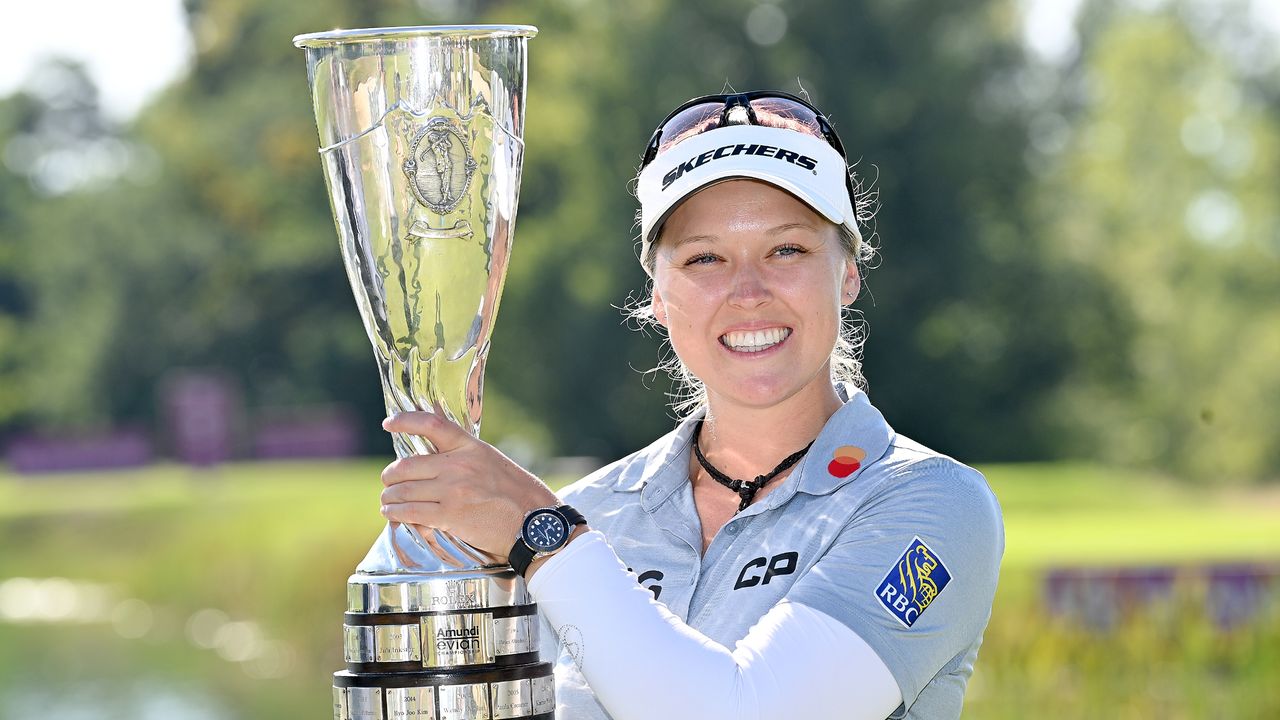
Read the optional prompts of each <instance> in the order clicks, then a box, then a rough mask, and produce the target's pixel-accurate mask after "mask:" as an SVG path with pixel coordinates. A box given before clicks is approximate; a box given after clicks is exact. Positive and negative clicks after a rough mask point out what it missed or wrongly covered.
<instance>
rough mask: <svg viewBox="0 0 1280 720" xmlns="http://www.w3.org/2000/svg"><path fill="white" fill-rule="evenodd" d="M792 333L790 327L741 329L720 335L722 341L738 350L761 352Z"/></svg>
mask: <svg viewBox="0 0 1280 720" xmlns="http://www.w3.org/2000/svg"><path fill="white" fill-rule="evenodd" d="M790 334H791V329H790V328H769V329H767V330H740V331H736V332H729V333H725V334H724V335H721V336H720V342H722V343H724V345H725V346H727V347H729V348H730V349H732V350H736V351H738V352H760V351H761V350H768V349H769V348H771V347H773V346H774V345H777V344H778V343H780V342H782V341H783V340H784V339H786V337H787V336H788V335H790Z"/></svg>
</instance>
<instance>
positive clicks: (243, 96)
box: [0, 0, 1280, 720]
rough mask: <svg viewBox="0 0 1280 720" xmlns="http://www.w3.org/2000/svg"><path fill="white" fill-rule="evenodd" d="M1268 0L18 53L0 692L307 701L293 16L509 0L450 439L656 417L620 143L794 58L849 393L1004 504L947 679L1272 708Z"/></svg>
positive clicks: (345, 299)
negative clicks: (859, 193)
mask: <svg viewBox="0 0 1280 720" xmlns="http://www.w3.org/2000/svg"><path fill="white" fill-rule="evenodd" d="M164 1H165V0H152V1H151V2H145V3H117V4H110V5H109V9H108V10H107V11H105V12H107V13H109V14H111V15H112V17H117V18H118V17H122V16H128V17H129V19H130V20H133V19H135V18H139V19H150V18H152V17H154V16H153V15H149V13H153V12H155V8H156V6H157V4H158V3H161V2H164ZM1274 6H1275V3H1274V1H1273V0H1272V1H1269V0H1061V1H1059V0H945V1H944V2H904V1H903V0H643V1H642V2H608V1H605V0H378V1H377V2H370V1H369V0H272V1H271V2H261V0H181V9H180V10H176V11H175V12H176V15H179V16H181V22H183V23H184V24H183V25H182V27H180V28H177V29H174V30H173V34H174V35H179V36H181V37H182V38H185V40H186V41H187V42H188V45H189V55H188V57H187V62H186V63H185V64H183V65H182V66H181V67H174V68H171V69H172V72H171V73H170V75H169V77H171V78H172V81H171V82H170V84H169V85H168V86H167V87H165V88H164V89H163V90H161V91H159V92H157V93H156V94H155V95H153V96H151V97H150V98H149V99H148V101H147V102H146V103H145V104H144V105H143V106H142V107H141V108H140V109H138V110H137V112H136V113H135V114H133V115H130V116H128V117H122V116H120V115H118V114H113V113H112V112H108V110H109V108H107V107H106V106H105V105H104V103H103V102H102V99H101V98H100V96H99V89H98V87H97V84H96V83H97V80H98V78H99V77H100V72H106V71H107V70H108V68H107V67H106V66H107V65H113V63H103V64H102V65H101V66H94V65H86V64H85V63H83V62H78V61H76V60H74V59H67V58H44V59H43V60H42V61H41V62H39V63H37V64H36V65H35V66H34V69H33V71H32V72H31V75H30V77H29V78H28V79H27V80H26V81H25V83H24V84H23V85H22V86H21V87H20V88H19V89H17V90H15V91H13V92H11V93H9V94H7V95H5V96H3V97H0V720H29V719H30V718H49V719H51V720H116V719H119V720H125V719H128V720H280V719H282V718H283V719H292V718H316V717H319V718H326V717H329V716H330V697H331V696H330V690H329V687H330V686H329V681H330V680H329V675H330V673H332V672H333V671H334V670H336V669H338V668H340V667H341V666H342V660H341V646H340V642H339V629H340V625H341V611H342V609H343V608H342V606H343V597H344V592H343V590H344V583H345V580H346V578H347V576H348V574H349V573H350V572H351V571H352V569H353V568H354V566H355V565H356V563H357V562H358V561H359V560H360V559H361V557H362V555H363V554H364V552H365V551H366V549H367V548H368V547H369V545H370V544H371V543H372V542H373V540H374V538H375V536H376V535H377V533H378V532H379V530H380V528H381V521H380V518H379V517H378V515H377V513H376V496H377V487H378V482H377V477H378V473H379V471H380V469H381V467H382V466H383V464H385V463H386V462H387V461H388V460H389V459H390V449H389V443H388V442H387V437H386V434H385V433H384V432H383V431H382V430H381V429H380V426H379V423H380V421H381V419H382V417H383V416H384V413H385V405H384V403H383V399H382V396H381V392H380V387H379V383H378V380H377V370H376V366H375V364H374V362H373V355H372V352H371V351H370V346H369V342H368V339H367V337H366V336H365V333H364V330H363V328H362V327H361V322H360V318H359V314H358V312H357V310H356V307H355V303H354V302H353V300H352V297H351V293H350V288H349V284H348V278H347V277H346V275H345V272H344V268H343V263H342V261H341V258H340V255H339V250H338V242H337V237H336V234H335V232H334V227H333V221H332V215H331V212H330V206H329V200H328V194H327V192H326V188H325V184H324V180H323V177H322V173H321V162H320V160H319V159H318V157H317V154H316V147H317V135H316V128H315V123H314V117H313V110H312V104H311V99H310V97H309V92H308V86H307V78H306V71H305V63H304V60H303V56H302V53H301V52H300V51H299V50H298V49H297V48H295V47H294V46H293V45H292V43H291V42H290V40H291V38H292V37H293V36H294V35H296V34H299V33H304V32H312V31H320V30H326V29H329V28H334V27H347V28H355V27H373V26H396V25H420V24H458V23H467V24H470V23H480V22H485V23H521V24H525V23H527V24H533V25H536V26H538V27H539V28H540V32H539V35H538V36H537V37H536V38H535V39H533V40H532V41H531V42H530V46H529V71H528V94H527V101H528V107H527V116H526V125H525V135H524V138H525V142H526V152H525V156H524V167H523V175H522V185H521V194H520V206H519V218H518V222H517V223H516V226H515V231H514V241H513V248H512V254H511V262H510V269H509V273H508V276H507V280H506V285H505V288H504V291H503V295H502V307H501V311H500V312H499V313H498V316H497V319H496V326H495V331H494V336H493V342H492V350H491V352H490V354H489V360H488V365H487V371H486V376H485V385H484V432H485V439H487V440H489V441H491V442H493V443H494V444H495V445H497V446H498V447H500V448H502V449H503V450H504V451H506V452H508V454H510V455H511V456H512V457H515V458H517V459H519V460H520V461H521V462H525V463H527V464H528V465H529V466H530V467H531V468H533V469H534V470H536V471H538V472H540V473H543V474H544V475H545V476H546V477H548V478H549V479H551V480H552V481H553V482H556V483H563V482H567V481H569V480H571V479H573V478H572V477H570V476H571V475H574V474H578V475H580V474H581V473H583V472H586V471H587V470H588V469H589V468H585V467H584V466H585V465H588V464H589V463H591V462H595V463H597V464H600V463H603V462H606V461H608V460H609V459H612V458H617V457H621V456H623V455H625V454H627V453H629V452H631V451H633V450H635V449H636V448H638V447H642V446H643V445H645V444H647V443H648V442H650V441H651V440H652V439H653V438H654V437H657V436H659V435H661V434H663V433H665V432H666V431H667V430H668V429H669V428H670V426H671V422H672V419H671V417H670V415H669V412H668V407H667V402H668V400H669V398H668V397H667V396H666V394H665V393H666V392H667V391H668V390H669V389H670V385H669V384H668V381H667V379H666V378H664V377H663V375H662V374H661V373H657V372H647V369H649V368H653V367H654V366H655V365H656V364H657V363H658V362H659V361H660V360H661V358H662V356H663V353H664V352H665V351H666V350H665V345H664V343H663V340H662V338H660V337H652V336H651V335H648V334H645V333H642V332H636V331H635V328H633V327H631V326H630V325H629V324H628V323H627V321H626V320H625V312H623V309H625V308H626V307H628V306H630V305H632V304H634V302H635V300H636V299H637V298H638V297H643V296H644V294H645V292H646V287H647V286H646V282H647V278H646V276H645V273H644V272H643V270H642V269H641V268H640V265H639V263H638V262H636V257H635V253H636V247H635V238H636V231H637V230H636V228H635V211H636V199H635V197H634V196H633V194H632V192H631V190H632V189H633V185H632V181H633V180H634V176H635V172H636V165H637V163H638V162H639V155H640V152H641V150H642V148H643V146H644V144H645V141H646V140H647V139H648V138H649V136H650V134H651V132H652V130H653V128H654V125H655V124H657V123H658V122H659V121H660V120H661V118H662V116H663V115H664V114H665V113H666V112H667V110H669V109H670V108H672V107H675V106H676V105H677V104H679V103H681V102H683V101H685V100H687V99H688V98H690V97H693V96H697V95H702V94H706V93H713V92H720V91H721V90H722V89H726V88H732V89H735V90H739V91H745V90H751V89H756V88H777V89H781V90H785V91H791V92H800V93H808V94H809V96H810V97H811V99H812V100H813V101H814V103H815V104H816V105H817V106H818V107H821V108H823V110H824V111H825V112H826V114H827V115H828V116H829V118H830V120H831V122H832V124H833V126H834V127H835V129H836V130H837V131H838V132H839V133H840V137H841V139H842V142H843V145H844V146H845V147H846V148H847V149H848V155H849V157H848V159H849V162H850V163H851V165H852V166H853V168H854V171H855V172H856V174H857V176H858V178H860V179H861V180H862V181H863V182H864V183H865V186H864V187H866V188H867V189H868V190H869V191H871V192H872V193H874V198H875V203H876V213H875V218H874V220H873V221H872V222H870V223H867V224H866V226H865V228H864V230H865V232H864V235H865V236H866V237H867V238H868V239H869V241H870V242H871V243H872V244H873V245H874V246H875V247H876V248H877V252H876V258H875V260H874V261H872V262H871V263H869V264H868V267H866V268H864V270H865V272H864V278H863V280H864V282H863V292H862V295H861V296H860V297H859V298H858V300H857V302H856V303H855V305H854V306H853V307H854V311H855V319H857V318H860V319H864V320H865V321H866V326H865V327H864V330H868V331H869V335H868V336H867V337H866V345H865V348H864V353H863V371H864V374H865V376H866V378H867V379H868V381H869V388H868V394H869V396H870V397H871V399H872V400H873V402H874V403H875V404H876V406H877V407H878V408H879V409H880V410H882V411H883V412H884V414H885V416H886V418H887V419H888V420H889V422H890V424H891V425H892V426H893V427H894V429H895V430H897V431H899V432H901V433H902V434H904V435H906V436H908V437H911V438H912V439H915V440H918V441H920V442H921V443H923V444H925V445H927V446H929V447H931V448H935V449H937V450H938V451H940V452H943V453H947V454H949V455H952V456H954V457H956V458H958V459H960V460H962V461H964V462H966V463H969V464H972V465H975V466H977V467H979V468H980V469H982V470H983V471H984V472H985V473H986V475H987V477H988V479H989V481H990V482H991V485H992V487H993V488H994V490H995V492H996V494H997V496H998V498H999V499H1000V502H1001V504H1002V507H1003V510H1004V520H1005V525H1006V532H1007V550H1006V554H1005V557H1004V564H1003V568H1002V574H1001V579H1000V585H999V590H998V595H997V597H996V600H995V605H994V608H993V615H992V619H991V622H990V625H989V627H988V629H987V632H986V636H985V642H984V645H983V647H982V649H981V653H980V656H979V660H978V664H977V670H976V674H975V675H974V677H973V678H972V681H971V683H970V686H969V689H968V693H967V695H966V711H965V717H966V718H1010V719H1012V718H1019V719H1021V718H1048V719H1056V718H1133V719H1135V720H1136V719H1138V718H1141V719H1143V720H1146V719H1147V718H1162V719H1172V720H1176V719H1178V718H1261V719H1267V720H1271V719H1273V718H1277V717H1280V691H1278V690H1277V678H1280V618H1278V614H1280V609H1278V605H1280V601H1278V600H1277V594H1278V593H1280V588H1278V583H1280V580H1277V576H1278V574H1280V442H1277V438H1280V193H1277V188H1280V21H1278V20H1277V15H1278V13H1276V12H1274V11H1272V12H1270V13H1264V12H1262V10H1263V9H1268V8H1274ZM35 7H38V6H37V5H36V4H35V3H34V2H33V0H14V1H13V2H7V4H6V5H5V12H6V14H5V15H4V19H5V20H6V21H7V20H8V19H9V17H10V16H9V15H8V14H7V13H9V12H13V11H14V10H24V9H27V8H35ZM57 7H58V10H57V12H58V13H59V14H60V16H61V17H60V18H59V22H58V23H57V25H56V27H55V24H54V23H45V24H41V23H23V22H21V21H15V22H13V25H14V27H15V28H19V30H15V31H14V32H12V33H11V36H12V38H13V39H15V40H18V39H28V38H41V37H48V36H51V35H53V34H57V35H58V36H59V37H64V36H71V35H74V33H73V32H72V31H71V30H69V29H67V28H70V27H72V25H73V23H72V20H74V19H77V18H73V17H71V16H72V15H74V13H72V12H70V11H67V10H65V9H64V7H63V5H62V4H57ZM104 7H107V6H104ZM1064 8H1065V10H1064ZM130 13H134V15H129V14H130ZM64 20H65V22H66V25H67V28H64V27H63V25H62V22H63V21H64ZM130 27H137V26H135V25H130ZM153 35H155V33H153ZM76 37H77V40H78V41H79V42H84V43H89V42H90V41H94V40H104V39H105V41H107V42H109V43H114V44H113V45H111V46H110V48H112V49H114V48H116V47H121V48H123V47H125V46H127V45H130V44H131V43H132V44H133V45H134V46H135V47H148V44H147V43H146V41H145V36H144V37H143V39H142V40H139V41H136V42H135V41H130V40H125V39H122V38H121V37H118V36H116V35H114V34H113V33H112V32H109V31H107V30H105V29H98V28H94V30H93V31H92V32H88V33H84V36H83V37H81V36H76ZM19 45H21V43H17V42H15V43H11V44H6V45H3V46H0V52H5V51H7V50H8V49H9V48H10V47H18V46H19ZM5 58H7V56H3V55H0V62H3V63H7V62H8V61H7V60H6V59H5ZM160 64H161V62H160V61H159V60H154V59H153V60H152V61H151V66H152V67H153V68H154V67H155V66H158V65H160ZM116 65H117V66H118V64H116ZM15 66H16V65H15ZM4 67H8V65H4ZM192 398H194V401H193V400H192ZM192 428H195V429H196V430H197V431H200V432H204V433H205V436H202V437H203V440H202V442H199V443H193V442H187V441H189V440H190V439H191V438H190V435H191V433H188V432H187V431H190V430H191V429H192ZM196 434H198V433H196ZM184 438H185V439H186V441H184ZM319 455H325V456H326V457H327V458H328V459H318V457H317V456H319ZM307 456H309V457H310V458H311V459H310V460H302V459H300V458H302V457H307ZM268 458H278V459H276V460H268ZM282 458H289V459H287V460H285V459H282ZM587 458H596V459H597V460H595V461H590V460H587ZM109 465H110V466H115V467H121V466H128V467H126V468H122V469H117V470H114V471H105V470H103V469H102V468H104V467H106V466H109ZM73 466H78V467H80V468H81V470H79V471H78V472H76V473H72V474H59V473H62V472H63V471H65V470H67V469H68V468H71V467H73ZM569 468H577V470H576V471H574V472H571V471H570V470H569ZM656 691H657V690H656Z"/></svg>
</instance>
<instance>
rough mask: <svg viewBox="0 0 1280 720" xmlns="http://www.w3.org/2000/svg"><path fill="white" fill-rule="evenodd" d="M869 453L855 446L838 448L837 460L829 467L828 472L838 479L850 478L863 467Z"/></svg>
mask: <svg viewBox="0 0 1280 720" xmlns="http://www.w3.org/2000/svg"><path fill="white" fill-rule="evenodd" d="M866 456H867V451H866V450H863V449H862V448H860V447H855V446H853V445H843V446H841V447H838V448H836V452H835V458H834V459H833V460H832V461H831V462H830V463H829V464H828V465H827V472H829V473H831V474H832V475H835V476H836V477H838V478H843V477H849V476H850V475H852V474H854V473H855V472H857V471H858V468H860V467H862V459H863V458H865V457H866Z"/></svg>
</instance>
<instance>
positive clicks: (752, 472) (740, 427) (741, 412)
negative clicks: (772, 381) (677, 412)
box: [699, 383, 841, 479]
mask: <svg viewBox="0 0 1280 720" xmlns="http://www.w3.org/2000/svg"><path fill="white" fill-rule="evenodd" d="M707 400H708V403H707V418H706V421H705V422H704V423H703V429H702V435H701V437H700V439H699V442H700V446H701V448H702V452H703V454H704V455H706V457H707V459H708V460H709V461H710V462H711V463H713V464H714V465H715V466H716V468H717V469H719V470H720V471H721V472H724V473H725V474H726V475H729V476H730V477H734V478H743V479H751V478H753V477H755V476H757V475H760V474H763V473H767V472H769V471H770V470H772V469H773V468H774V466H776V465H777V464H778V462H779V461H781V460H782V459H783V458H785V457H786V456H788V455H790V454H791V453H793V452H795V451H797V450H799V449H800V448H802V447H804V446H805V445H808V444H809V443H810V442H812V441H813V439H814V438H816V437H817V436H818V433H819V432H821V431H822V427H823V426H824V425H826V423H827V420H829V419H830V418H831V416H832V415H833V414H835V412H836V410H838V409H840V405H841V402H840V396H839V395H838V394H836V391H835V388H834V387H832V386H831V384H830V383H815V387H813V388H811V389H809V388H806V389H805V390H803V391H801V392H799V393H796V394H795V395H793V396H792V397H789V398H787V399H786V400H783V401H782V402H779V403H777V404H776V405H770V406H768V407H744V406H741V405H736V404H734V403H731V402H729V401H727V400H725V399H724V398H720V397H717V396H715V395H708V398H707Z"/></svg>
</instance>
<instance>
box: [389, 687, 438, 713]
mask: <svg viewBox="0 0 1280 720" xmlns="http://www.w3.org/2000/svg"><path fill="white" fill-rule="evenodd" d="M386 696H387V720H436V689H435V688H433V687H413V688H387V689H386Z"/></svg>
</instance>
